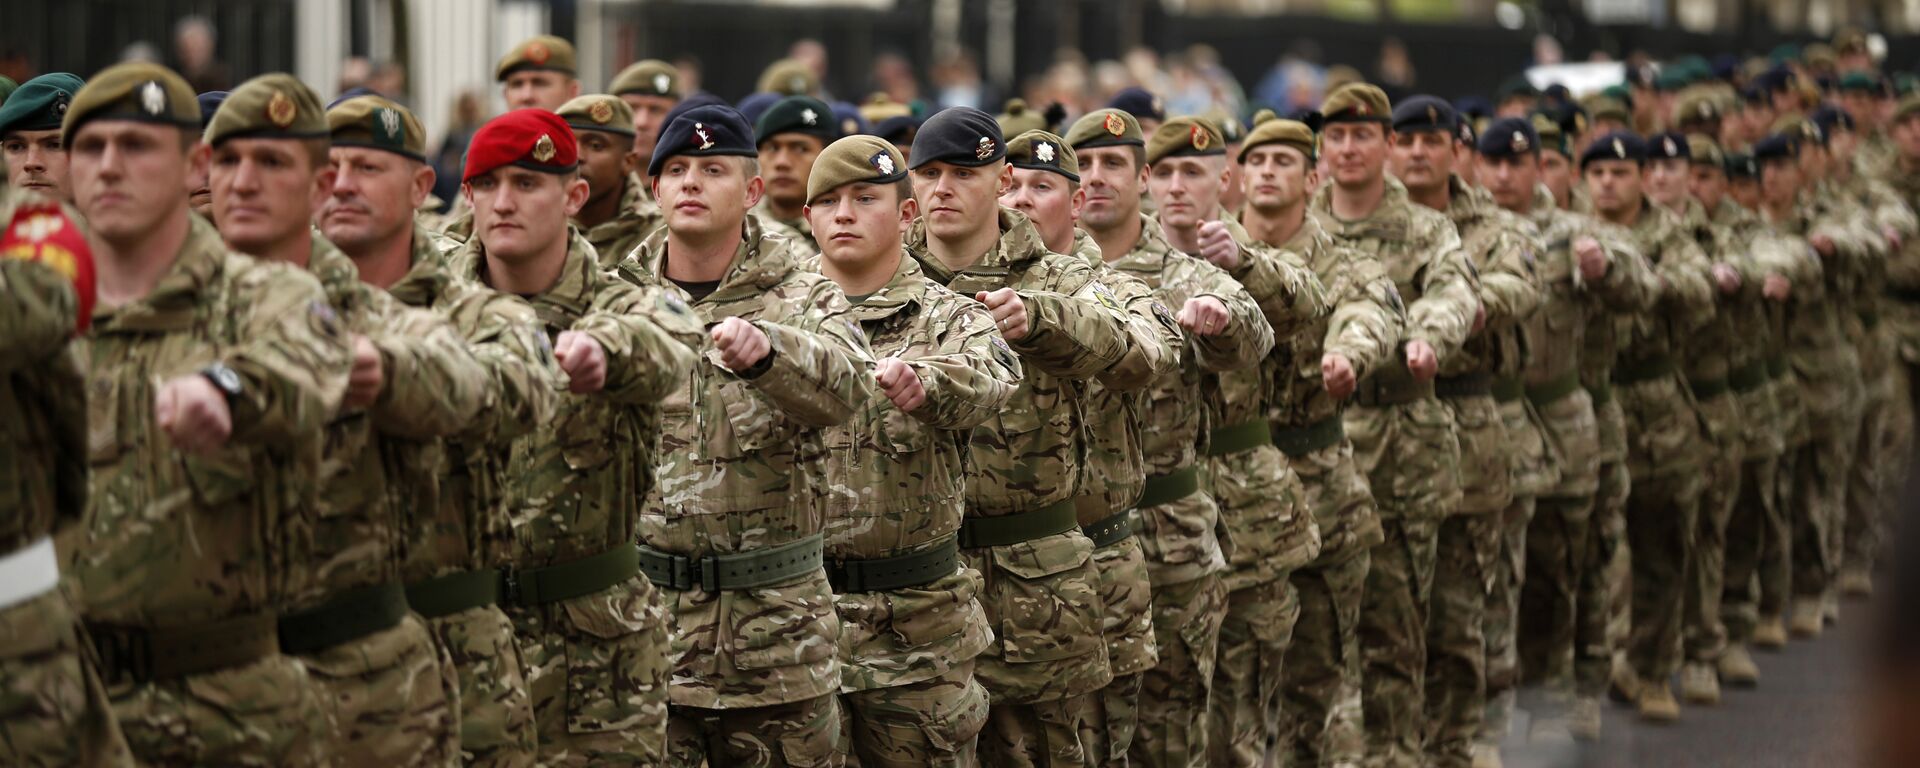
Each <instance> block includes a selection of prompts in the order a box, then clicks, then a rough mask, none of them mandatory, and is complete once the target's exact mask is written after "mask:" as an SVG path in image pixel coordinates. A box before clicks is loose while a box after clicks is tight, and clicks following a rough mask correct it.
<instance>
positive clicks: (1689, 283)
mask: <svg viewBox="0 0 1920 768" xmlns="http://www.w3.org/2000/svg"><path fill="white" fill-rule="evenodd" d="M1657 247H1659V248H1660V249H1661V250H1660V261H1659V263H1657V264H1655V265H1654V268H1653V271H1654V274H1655V275H1657V276H1659V278H1660V284H1661V288H1660V302H1659V306H1660V307H1661V309H1662V311H1664V312H1666V313H1667V314H1668V315H1669V316H1670V317H1672V318H1673V319H1674V321H1675V322H1676V323H1677V324H1678V326H1679V327H1680V328H1681V329H1682V330H1692V329H1694V328H1699V327H1701V326H1703V325H1706V324H1707V323H1709V322H1712V321H1713V314H1714V312H1715V311H1716V309H1715V306H1714V288H1713V279H1712V278H1711V277H1710V269H1711V268H1710V267H1709V266H1708V262H1707V254H1706V252H1705V251H1702V250H1700V246H1699V245H1696V244H1695V243H1694V242H1693V240H1692V239H1690V238H1687V237H1685V236H1682V235H1680V234H1678V233H1673V234H1671V235H1670V236H1668V237H1667V238H1666V240H1665V241H1664V242H1661V243H1659V244H1657Z"/></svg>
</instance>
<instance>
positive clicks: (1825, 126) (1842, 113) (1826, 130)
mask: <svg viewBox="0 0 1920 768" xmlns="http://www.w3.org/2000/svg"><path fill="white" fill-rule="evenodd" d="M1810 119H1811V120H1813V124H1814V125H1817V126H1820V132H1821V133H1823V134H1825V135H1828V136H1832V135H1833V131H1834V129H1835V128H1839V129H1840V130H1843V131H1851V130H1853V129H1854V125H1853V115H1852V114H1849V113H1848V112H1847V111H1846V110H1844V109H1841V108H1839V107H1836V106H1833V105H1831V104H1829V105H1826V106H1822V107H1821V108H1819V109H1816V110H1814V111H1813V117H1812V118H1810Z"/></svg>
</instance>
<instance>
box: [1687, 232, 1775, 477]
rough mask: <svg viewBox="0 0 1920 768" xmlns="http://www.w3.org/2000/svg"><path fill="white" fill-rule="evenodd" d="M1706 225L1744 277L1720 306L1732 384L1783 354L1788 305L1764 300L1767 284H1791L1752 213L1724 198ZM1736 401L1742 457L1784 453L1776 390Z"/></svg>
mask: <svg viewBox="0 0 1920 768" xmlns="http://www.w3.org/2000/svg"><path fill="white" fill-rule="evenodd" d="M1708 224H1709V226H1710V227H1711V228H1712V232H1713V238H1714V251H1713V252H1714V253H1715V254H1716V255H1717V256H1718V257H1719V258H1721V259H1723V260H1725V261H1726V262H1727V263H1728V264H1730V265H1732V266H1733V267H1734V268H1735V269H1737V270H1739V271H1740V279H1741V285H1740V291H1739V293H1737V294H1735V295H1734V296H1732V297H1730V298H1728V299H1723V300H1722V303H1721V306H1720V316H1721V317H1722V318H1724V319H1725V321H1726V322H1728V323H1729V324H1731V326H1732V329H1731V333H1730V335H1729V337H1728V341H1727V348H1728V353H1729V354H1728V365H1729V366H1731V368H1730V371H1729V378H1730V379H1731V378H1732V377H1733V375H1734V374H1736V373H1739V372H1741V371H1763V370H1765V369H1766V365H1767V360H1768V358H1770V357H1771V356H1773V355H1774V354H1775V353H1776V352H1777V351H1778V350H1779V346H1778V344H1777V343H1776V341H1775V338H1774V331H1773V329H1774V327H1775V323H1774V316H1775V315H1784V313H1785V311H1786V305H1785V303H1784V302H1776V301H1771V300H1769V299H1767V298H1766V297H1765V296H1764V295H1762V293H1763V290H1764V288H1765V286H1766V279H1767V277H1768V276H1770V275H1779V276H1781V277H1787V279H1788V281H1789V283H1791V282H1792V278H1791V277H1788V276H1787V274H1786V271H1787V267H1786V266H1785V265H1776V264H1774V263H1772V262H1773V261H1774V260H1775V259H1774V258H1773V257H1772V256H1771V255H1770V254H1771V251H1770V249H1769V248H1768V247H1767V246H1764V245H1761V244H1759V243H1758V242H1756V241H1758V240H1759V238H1760V236H1761V235H1762V234H1763V233H1764V232H1765V231H1766V226H1767V225H1766V222H1764V221H1762V220H1761V219H1760V217H1759V216H1758V215H1757V214H1755V213H1754V212H1752V211H1749V210H1747V209H1745V208H1742V207H1740V204H1738V203H1735V202H1734V201H1733V199H1732V198H1730V197H1729V198H1721V200H1720V204H1719V205H1717V206H1715V207H1714V209H1713V210H1711V211H1708ZM1729 383H1730V384H1732V383H1733V382H1731V381H1730V382H1729ZM1736 389H1737V388H1736ZM1738 397H1739V402H1740V415H1741V424H1740V425H1738V426H1736V427H1735V429H1734V431H1735V432H1736V433H1737V434H1738V435H1739V438H1738V439H1739V441H1740V443H1741V448H1742V451H1743V453H1744V455H1745V456H1747V457H1749V458H1757V457H1760V456H1775V455H1779V453H1780V452H1781V451H1782V450H1784V449H1785V445H1784V443H1783V442H1782V434H1783V425H1782V422H1781V419H1780V408H1779V404H1778V402H1777V401H1776V399H1775V398H1774V396H1773V390H1772V388H1770V387H1758V388H1754V389H1751V390H1749V391H1747V392H1744V393H1740V394H1739V395H1738Z"/></svg>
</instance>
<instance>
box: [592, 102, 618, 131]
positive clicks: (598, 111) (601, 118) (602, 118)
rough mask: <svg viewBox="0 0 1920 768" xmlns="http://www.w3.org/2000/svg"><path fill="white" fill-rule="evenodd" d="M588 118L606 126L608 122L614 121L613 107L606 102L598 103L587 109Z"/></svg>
mask: <svg viewBox="0 0 1920 768" xmlns="http://www.w3.org/2000/svg"><path fill="white" fill-rule="evenodd" d="M587 117H589V118H592V119H593V121H594V122H596V123H599V124H601V125H606V124H607V121H609V120H612V119H613V106H612V105H610V104H608V103H606V102H604V101H596V102H594V103H593V106H590V107H587Z"/></svg>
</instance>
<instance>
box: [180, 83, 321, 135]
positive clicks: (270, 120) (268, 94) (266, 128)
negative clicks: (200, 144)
mask: <svg viewBox="0 0 1920 768" xmlns="http://www.w3.org/2000/svg"><path fill="white" fill-rule="evenodd" d="M329 135H331V132H330V131H328V130H327V112H326V110H325V109H323V108H321V106H320V97H319V96H317V95H315V94H314V92H313V89H312V88H308V87H307V84H306V83H302V82H300V80H299V78H296V77H294V76H293V75H289V74H287V73H285V72H273V73H269V74H265V75H261V76H259V77H256V78H254V79H252V80H248V81H246V82H244V83H241V84H240V87H238V88H235V89H233V91H232V92H230V93H228V94H227V100H226V101H225V102H222V103H221V104H220V109H219V110H218V111H216V112H214V113H213V120H212V121H211V122H208V123H207V133H206V136H204V137H203V138H204V140H205V141H206V142H207V144H208V145H210V146H215V147H217V146H220V144H221V143H222V142H225V141H226V140H228V139H240V138H268V139H320V138H326V137H327V136H329Z"/></svg>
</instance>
